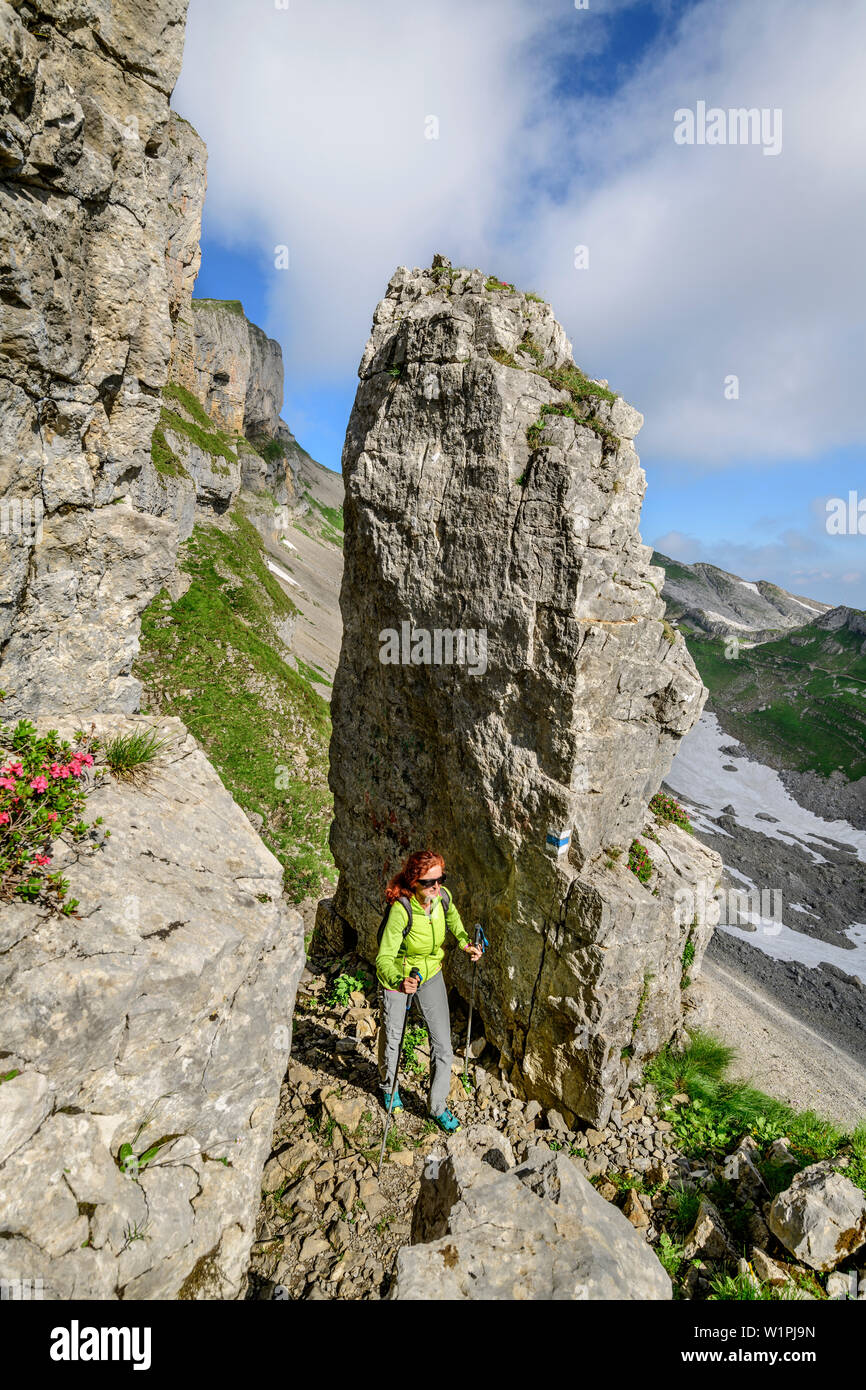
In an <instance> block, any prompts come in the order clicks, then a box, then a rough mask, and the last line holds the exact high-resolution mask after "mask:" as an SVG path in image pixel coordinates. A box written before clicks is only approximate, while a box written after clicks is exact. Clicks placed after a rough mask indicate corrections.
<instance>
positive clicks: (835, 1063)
mask: <svg viewBox="0 0 866 1390" xmlns="http://www.w3.org/2000/svg"><path fill="white" fill-rule="evenodd" d="M701 979H702V980H704V981H705V982H706V984H707V986H708V993H709V1000H710V1023H709V1028H710V1030H711V1031H712V1032H713V1033H714V1034H715V1035H716V1036H717V1037H720V1038H721V1039H722V1040H723V1041H724V1042H727V1043H730V1044H731V1045H732V1046H736V1048H737V1052H738V1055H737V1057H736V1058H735V1059H734V1061H733V1062H732V1063H731V1066H730V1068H729V1070H728V1072H727V1073H726V1075H728V1076H730V1077H735V1078H738V1079H744V1080H751V1081H752V1083H753V1084H754V1085H755V1086H756V1087H757V1088H758V1089H759V1090H762V1091H766V1092H767V1093H768V1094H769V1095H772V1096H777V1097H778V1098H779V1099H780V1100H784V1101H787V1102H788V1104H789V1105H793V1106H795V1107H796V1108H797V1109H800V1110H806V1109H810V1108H811V1109H813V1110H815V1111H817V1113H818V1114H819V1115H826V1116H827V1118H828V1119H832V1120H835V1121H836V1122H837V1123H838V1124H841V1125H843V1126H845V1127H848V1128H853V1126H854V1125H855V1124H856V1123H857V1122H858V1121H861V1120H864V1119H866V1069H864V1068H863V1067H862V1066H860V1065H859V1064H858V1063H857V1061H856V1060H855V1059H854V1058H853V1057H851V1056H850V1055H849V1054H848V1053H846V1052H843V1051H841V1050H840V1049H839V1048H838V1047H835V1046H834V1045H833V1043H831V1042H829V1041H828V1040H827V1039H826V1038H824V1037H821V1035H820V1034H819V1033H816V1032H815V1030H814V1029H813V1028H810V1027H809V1025H808V1024H806V1023H803V1022H801V1021H800V1020H799V1019H797V1018H794V1017H793V1015H791V1014H790V1013H788V1012H787V1010H785V1009H784V1008H783V1007H782V1006H781V1004H780V1003H779V1001H778V1000H777V999H774V998H772V997H771V996H770V995H769V994H767V993H765V992H764V991H763V990H761V989H760V988H758V987H757V986H756V985H755V983H754V982H753V981H751V980H748V979H747V978H745V977H744V976H743V975H740V974H739V973H737V972H736V971H735V970H734V969H732V968H730V967H728V966H723V965H721V964H720V963H719V962H718V961H717V960H713V959H711V958H710V957H709V955H707V956H705V957H704V963H703V969H702V972H701Z"/></svg>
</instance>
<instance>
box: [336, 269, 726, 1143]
mask: <svg viewBox="0 0 866 1390" xmlns="http://www.w3.org/2000/svg"><path fill="white" fill-rule="evenodd" d="M360 377H361V384H360V386H359V389H358V394H357V398H356V401H355V406H354V409H353V412H352V416H351V420H350V422H349V428H348V431H347V436H346V444H345V450H344V455H343V473H344V480H345V484H346V503H345V518H346V541H345V554H346V568H345V573H344V578H343V587H342V592H341V609H342V616H343V623H344V639H343V647H342V652H341V657H340V665H339V668H338V671H337V677H336V680H335V685H334V698H333V703H332V716H333V722H334V734H333V740H332V746H331V785H332V789H333V791H334V796H335V820H334V826H333V830H332V837H331V845H332V850H333V853H334V858H335V861H336V863H337V865H338V868H339V869H340V881H339V887H338V891H337V895H336V899H335V909H336V913H337V916H338V919H341V920H342V921H344V922H346V923H348V924H349V925H350V926H351V928H352V929H353V930H354V931H356V932H357V933H358V937H359V942H360V945H361V947H362V948H363V949H365V950H366V951H368V952H369V953H370V954H371V955H372V954H374V953H375V937H374V932H375V927H376V925H377V922H378V918H379V915H380V911H381V908H380V905H379V903H380V894H381V889H382V887H383V884H384V881H385V879H386V877H387V876H388V875H390V874H391V873H393V872H394V871H395V870H396V868H397V867H398V865H399V863H400V862H401V860H402V859H403V857H404V856H405V854H406V852H407V851H408V850H409V849H410V848H413V847H422V846H425V845H433V846H437V847H438V848H439V849H440V850H441V852H442V853H443V854H444V855H445V858H446V861H447V865H448V873H449V884H450V885H452V886H453V889H454V894H455V898H456V900H457V903H458V906H459V907H460V911H461V914H462V916H463V919H464V921H465V922H466V923H467V924H468V925H470V926H471V924H472V923H473V922H474V921H476V920H481V921H482V922H484V923H485V924H486V927H487V930H488V934H489V936H490V941H491V947H490V952H489V954H488V956H487V957H486V960H485V965H484V968H483V969H479V972H478V988H479V994H480V1008H481V1013H482V1016H483V1018H484V1022H485V1026H486V1034H487V1037H488V1038H489V1039H491V1040H492V1041H494V1042H495V1043H496V1044H497V1046H499V1047H500V1048H501V1049H502V1051H503V1054H504V1057H505V1059H506V1061H507V1062H508V1063H510V1064H512V1065H513V1069H514V1071H513V1074H514V1076H515V1077H516V1078H519V1079H520V1082H521V1084H522V1085H523V1087H524V1088H525V1089H526V1090H527V1091H528V1092H530V1093H531V1094H534V1095H535V1094H537V1095H538V1096H539V1098H541V1099H544V1100H546V1101H547V1102H549V1103H554V1102H555V1103H562V1104H563V1105H564V1106H565V1107H566V1108H567V1109H569V1110H570V1111H572V1112H573V1113H575V1114H577V1115H580V1116H582V1117H583V1118H585V1119H588V1120H591V1121H592V1122H598V1123H602V1122H603V1121H604V1120H605V1119H606V1117H607V1115H608V1114H609V1112H610V1107H611V1103H612V1101H613V1099H614V1097H615V1096H616V1095H621V1094H622V1093H623V1092H624V1090H625V1088H626V1087H627V1085H628V1082H629V1079H630V1078H631V1077H632V1076H634V1075H636V1074H637V1071H638V1070H639V1068H640V1064H641V1058H642V1057H644V1056H646V1054H647V1053H648V1052H650V1051H654V1050H656V1049H657V1048H658V1047H659V1046H661V1045H662V1044H663V1043H664V1042H665V1041H667V1039H668V1038H669V1037H670V1036H671V1034H672V1033H673V1032H675V1031H676V1030H677V1028H678V1027H679V1026H680V1023H681V1017H682V1013H681V1010H682V1004H681V997H680V977H681V974H682V968H681V958H682V953H683V949H684V947H685V944H686V940H687V939H688V938H689V936H691V940H692V942H693V943H694V946H695V968H696V969H697V968H698V967H699V964H700V958H701V955H702V953H703V949H704V947H705V944H706V940H707V938H708V936H709V934H710V932H711V929H712V912H713V910H715V913H716V917H717V912H718V910H717V907H716V905H715V904H714V903H712V902H710V904H709V908H708V909H707V907H706V903H705V902H704V901H702V894H701V890H703V892H704V896H711V894H712V889H713V887H714V884H715V880H716V879H717V878H718V874H719V870H720V866H721V861H720V860H719V859H718V856H717V855H714V854H712V853H711V852H709V851H707V850H705V849H704V848H703V847H702V846H700V845H698V844H697V843H696V842H695V841H694V840H693V839H692V838H691V837H690V836H688V835H687V834H686V833H685V832H683V831H680V830H678V829H676V828H675V827H659V828H657V829H656V830H653V834H654V835H657V837H658V839H657V841H656V842H655V843H653V842H652V841H650V842H649V850H650V851H651V854H650V857H651V859H652V861H653V865H654V867H653V871H652V877H651V880H650V881H648V882H647V884H646V886H644V885H643V884H642V883H640V882H639V881H638V879H637V877H636V876H635V874H634V873H633V872H630V871H629V868H628V867H627V860H628V856H629V846H630V844H631V842H632V840H633V838H634V837H635V836H637V835H638V834H640V832H641V831H642V830H643V827H644V826H645V824H646V823H647V822H648V821H651V820H652V818H651V817H649V816H648V812H647V804H648V802H649V800H650V798H651V797H652V795H653V794H654V793H655V792H656V790H657V789H658V787H659V785H660V783H661V781H662V778H663V776H664V774H665V772H666V771H667V770H668V768H669V766H670V762H671V758H672V756H673V752H674V750H675V748H676V745H677V743H678V740H679V739H680V738H681V737H682V735H683V734H684V733H686V732H687V730H688V729H690V728H691V726H692V725H693V724H694V722H695V721H696V720H697V718H698V716H699V714H700V711H701V708H702V706H703V702H704V700H705V698H706V692H705V690H704V688H703V686H702V684H701V681H700V679H699V677H698V675H697V672H696V670H695V667H694V665H693V663H692V661H691V658H690V657H689V655H688V652H687V651H686V648H685V644H684V642H683V640H682V638H680V637H678V636H677V635H676V634H675V633H674V632H673V631H672V630H670V629H669V628H666V626H665V624H664V622H663V618H664V604H663V601H662V599H661V597H660V589H661V583H662V579H663V574H662V571H660V570H658V569H654V568H653V567H652V566H651V564H650V556H651V551H650V549H649V547H647V546H644V545H643V544H642V543H641V540H640V536H639V533H638V523H639V516H640V504H641V499H642V497H643V493H644V489H645V478H644V474H643V471H642V469H641V468H640V466H639V463H638V458H637V455H636V453H635V449H634V444H633V442H632V441H633V438H634V436H635V435H636V433H637V431H638V429H639V427H640V425H641V423H642V417H641V416H640V415H639V414H638V412H637V411H635V410H633V409H632V408H631V407H630V406H628V405H627V404H626V403H625V402H624V401H623V400H622V399H621V398H619V397H616V398H614V396H613V393H611V392H609V391H607V390H606V388H605V386H604V385H603V384H601V385H600V384H598V383H592V382H588V381H587V380H586V378H584V377H582V375H581V374H580V373H579V372H578V371H577V369H576V368H575V367H574V364H573V360H572V355H571V347H570V344H569V343H568V341H567V339H566V337H565V334H564V332H563V330H562V328H561V327H560V325H559V324H558V323H557V322H556V320H555V318H554V317H553V314H552V312H551V310H550V308H549V306H548V305H546V304H541V303H539V302H537V301H536V300H534V299H530V298H528V297H526V296H524V295H521V294H518V293H515V292H514V291H513V289H512V287H510V286H506V285H503V284H502V283H501V282H499V281H496V280H492V279H485V277H484V276H483V275H482V274H481V272H480V271H477V270H476V271H472V272H468V271H463V272H457V271H452V270H451V269H450V267H448V265H447V263H444V264H441V265H438V266H436V267H435V268H434V270H433V271H432V272H430V271H417V270H416V271H409V270H406V269H400V270H398V271H397V272H396V274H395V275H394V277H393V278H392V280H391V283H390V285H389V287H388V292H387V295H386V297H385V298H384V299H383V300H382V302H381V303H380V304H379V306H378V308H377V310H376V313H375V316H374V326H373V332H372V336H371V338H370V341H369V343H368V345H367V349H366V351H365V353H364V356H363V359H362V362H361V366H360ZM404 625H405V627H404ZM458 631H462V632H463V633H464V634H465V637H464V639H463V640H464V642H465V651H464V653H463V656H462V659H461V656H460V652H459V646H455V647H454V651H453V652H452V655H451V656H450V658H449V656H448V647H449V639H450V642H451V643H455V642H457V641H458V639H456V638H455V637H454V634H455V633H456V632H458ZM437 633H438V634H439V637H438V639H437ZM389 634H393V636H391V637H389ZM404 634H405V635H404ZM425 634H426V636H425ZM437 640H438V642H439V645H438V647H437ZM395 643H396V645H395ZM437 652H438V655H437ZM454 652H456V653H457V654H456V655H454ZM473 653H474V654H473ZM448 967H449V969H448V974H449V978H450V981H451V983H453V984H456V985H457V986H458V987H459V988H460V989H461V990H462V991H464V992H465V990H466V988H467V986H468V979H469V974H468V962H467V961H466V959H465V958H464V957H462V956H460V958H459V959H458V958H456V957H453V958H451V960H450V961H449V962H448Z"/></svg>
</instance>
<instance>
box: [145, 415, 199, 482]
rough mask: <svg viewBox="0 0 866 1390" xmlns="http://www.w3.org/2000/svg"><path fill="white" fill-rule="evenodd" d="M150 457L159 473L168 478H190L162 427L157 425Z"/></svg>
mask: <svg viewBox="0 0 866 1390" xmlns="http://www.w3.org/2000/svg"><path fill="white" fill-rule="evenodd" d="M150 457H151V460H152V462H153V466H154V468H155V469H156V471H157V473H161V474H162V475H163V477H168V478H189V476H190V475H189V473H188V472H187V471H186V469H185V468H184V466H183V464H182V463H181V461H180V459H179V458H178V456H177V454H176V453H175V452H174V450H173V449H172V447H171V445H170V444H169V442H168V440H167V439H166V437H165V434H164V432H163V430H162V428H161V426H160V425H157V427H156V429H155V430H154V432H153V435H152V436H151V440H150Z"/></svg>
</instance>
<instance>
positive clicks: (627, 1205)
mask: <svg viewBox="0 0 866 1390" xmlns="http://www.w3.org/2000/svg"><path fill="white" fill-rule="evenodd" d="M622 1213H623V1216H625V1217H626V1219H627V1220H629V1221H630V1222H631V1224H632V1225H633V1226H634V1227H635V1228H636V1229H638V1230H640V1229H646V1227H647V1226H649V1224H650V1218H649V1213H648V1212H647V1210H646V1208H645V1207H644V1204H643V1202H642V1201H641V1198H640V1195H639V1193H637V1192H636V1191H635V1189H634V1188H633V1187H630V1188H629V1189H628V1191H627V1192H626V1194H625V1201H624V1202H623V1204H622Z"/></svg>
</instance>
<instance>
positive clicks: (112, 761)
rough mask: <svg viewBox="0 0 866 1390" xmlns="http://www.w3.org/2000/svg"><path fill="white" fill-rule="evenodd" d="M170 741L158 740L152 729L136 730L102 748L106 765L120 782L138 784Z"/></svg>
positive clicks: (119, 736)
mask: <svg viewBox="0 0 866 1390" xmlns="http://www.w3.org/2000/svg"><path fill="white" fill-rule="evenodd" d="M169 742H170V740H169V739H165V738H160V737H159V735H158V734H157V733H156V731H155V730H154V729H136V730H133V732H132V733H128V734H118V735H117V736H116V737H115V738H112V739H109V740H108V742H107V743H106V745H105V748H104V750H103V751H104V756H105V762H106V765H107V767H108V769H109V771H110V772H111V774H112V776H114V777H116V778H117V780H118V781H121V782H140V781H142V780H143V778H144V774H145V772H146V770H147V769H148V768H150V766H151V764H152V763H154V762H155V760H156V757H157V755H158V754H159V753H161V752H162V751H163V749H164V748H167V747H168V745H169Z"/></svg>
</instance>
